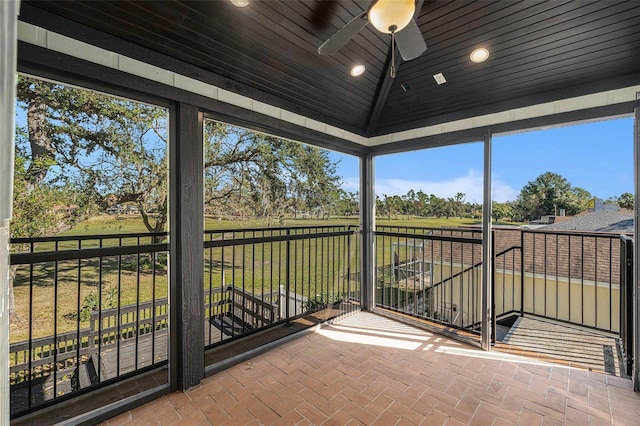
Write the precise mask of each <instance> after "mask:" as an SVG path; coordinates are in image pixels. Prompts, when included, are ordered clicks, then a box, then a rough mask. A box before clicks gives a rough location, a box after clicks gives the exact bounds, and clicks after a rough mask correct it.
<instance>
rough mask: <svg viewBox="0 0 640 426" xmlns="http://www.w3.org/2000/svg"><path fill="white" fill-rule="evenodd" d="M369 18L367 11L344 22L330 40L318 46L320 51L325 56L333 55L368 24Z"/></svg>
mask: <svg viewBox="0 0 640 426" xmlns="http://www.w3.org/2000/svg"><path fill="white" fill-rule="evenodd" d="M368 23H369V19H368V18H367V11H364V12H362V13H361V14H360V15H357V16H356V17H354V18H353V19H352V20H350V21H349V22H347V23H346V24H344V26H343V27H342V28H340V29H339V30H338V31H336V33H335V34H334V35H332V36H331V37H330V38H329V40H327V41H325V42H324V43H322V45H320V47H318V53H319V54H320V55H323V56H327V55H333V54H334V53H337V52H338V50H340V49H342V47H343V46H344V45H345V44H347V43H348V42H349V40H351V39H352V38H353V37H354V36H355V35H356V34H358V33H359V32H360V30H361V29H363V28H364V27H365V26H366V25H367V24H368Z"/></svg>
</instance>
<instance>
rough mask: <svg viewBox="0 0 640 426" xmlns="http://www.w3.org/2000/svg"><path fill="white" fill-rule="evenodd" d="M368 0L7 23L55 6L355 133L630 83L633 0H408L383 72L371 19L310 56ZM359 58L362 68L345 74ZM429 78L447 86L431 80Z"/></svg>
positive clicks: (70, 6)
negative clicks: (414, 29) (395, 49)
mask: <svg viewBox="0 0 640 426" xmlns="http://www.w3.org/2000/svg"><path fill="white" fill-rule="evenodd" d="M370 3H371V2H370V1H369V0H344V1H342V0H341V1H330V0H308V1H293V0H284V1H276V0H270V1H258V0H252V1H251V2H250V4H249V5H248V6H247V7H242V8H240V7H236V6H234V4H232V2H231V1H228V0H219V1H177V0H176V1H127V0H125V1H78V0H74V1H60V0H55V1H33V0H26V1H23V10H22V13H21V18H20V19H21V20H26V21H27V22H30V21H31V22H36V23H37V24H39V25H45V26H46V25H47V24H46V22H48V20H47V19H46V17H47V16H50V15H48V14H53V15H58V16H60V17H63V18H65V19H68V20H70V21H73V22H75V23H79V24H82V25H84V26H87V27H90V28H93V29H96V30H98V31H100V32H102V33H105V34H108V35H110V36H115V37H118V38H119V39H122V40H125V41H128V42H131V43H134V44H136V45H140V46H143V47H144V48H147V49H150V50H152V51H155V52H158V53H160V54H163V55H168V56H170V57H173V58H176V59H178V60H180V61H182V62H184V63H187V64H189V65H191V66H193V67H192V68H191V69H195V70H202V72H203V73H205V72H206V73H212V74H215V75H218V76H220V77H221V78H223V79H224V80H223V81H224V83H221V84H223V85H224V86H225V88H226V89H227V90H230V91H235V92H237V93H241V94H245V95H250V96H253V97H254V98H257V99H263V100H265V101H267V102H268V103H270V104H272V105H275V106H277V107H281V108H285V109H288V110H290V111H293V112H295V113H298V114H302V115H305V116H307V117H311V118H314V119H316V120H319V121H322V122H324V123H328V124H331V125H333V126H337V127H339V128H342V129H345V130H348V131H350V132H353V133H356V134H358V135H362V136H367V137H370V136H376V135H382V134H387V133H391V132H398V131H404V130H408V129H413V128H418V127H422V126H428V125H433V124H438V123H445V122H448V121H452V120H458V119H463V118H467V117H472V116H477V115H480V114H489V113H493V112H499V111H505V110H509V109H513V108H519V107H523V106H527V105H533V104H537V103H542V102H550V101H554V100H558V99H563V98H567V97H573V96H580V95H584V94H589V93H592V92H602V91H606V90H612V89H617V88H621V87H628V86H632V85H638V84H640V60H639V59H638V58H640V4H639V3H638V2H636V1H603V0H595V1H561V0H553V1H528V0H525V1H460V0H456V1H429V0H425V1H419V2H418V5H421V8H420V9H419V11H417V12H416V15H415V17H416V22H417V24H418V26H419V28H420V31H421V32H422V35H423V37H424V40H425V41H426V43H427V46H428V49H427V51H426V52H425V53H424V54H423V55H422V56H420V57H419V58H417V59H415V60H413V61H409V62H402V63H400V65H399V68H398V72H397V77H396V78H395V79H391V78H390V77H389V70H388V69H389V63H390V60H389V57H390V37H389V36H388V35H385V34H381V33H379V32H378V31H376V30H375V29H374V28H373V27H372V26H371V25H368V26H367V27H366V28H364V29H363V30H362V31H361V32H360V33H359V34H358V35H356V36H355V37H354V38H353V39H352V40H351V41H350V42H349V43H347V45H346V46H345V47H344V48H342V49H341V50H340V51H339V52H338V53H337V54H335V55H332V56H320V55H318V53H317V49H318V47H319V46H320V45H321V44H322V43H323V42H324V41H325V40H326V39H327V38H329V37H330V36H331V35H332V34H334V33H335V32H336V31H337V30H338V29H339V28H341V27H342V26H343V25H344V24H345V23H346V22H348V21H349V20H350V19H351V18H352V17H354V16H356V15H357V14H359V13H361V12H362V11H364V10H367V8H368V7H369V6H370ZM55 29H56V30H57V31H60V32H62V33H64V32H65V26H64V25H61V24H58V27H57V28H55ZM72 35H73V36H74V37H76V38H82V37H83V34H81V33H76V34H72ZM88 41H90V42H92V43H97V44H100V39H99V38H96V37H92V40H88ZM479 46H483V47H486V48H487V49H488V50H489V51H490V56H489V59H488V60H487V61H486V62H484V63H480V64H476V63H473V62H471V61H470V60H469V54H470V53H471V51H472V50H473V49H474V48H476V47H479ZM106 47H109V48H110V49H112V50H117V49H118V47H117V46H106ZM121 53H122V52H121ZM125 53H126V52H125ZM359 63H360V64H364V65H365V66H366V72H365V73H364V75H362V76H360V77H358V78H354V77H351V76H350V74H349V70H350V69H351V67H352V66H353V65H355V64H359ZM436 73H443V74H444V76H445V78H446V80H447V82H446V83H445V84H443V85H438V84H437V83H436V82H435V80H434V78H433V77H432V76H433V75H434V74H436ZM192 74H193V75H192V77H193V78H199V76H198V72H193V73H192ZM403 86H404V89H403Z"/></svg>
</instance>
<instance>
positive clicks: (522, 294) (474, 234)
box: [376, 226, 632, 362]
mask: <svg viewBox="0 0 640 426" xmlns="http://www.w3.org/2000/svg"><path fill="white" fill-rule="evenodd" d="M376 236H377V237H376V238H377V240H376V247H377V253H376V263H377V268H376V285H377V298H376V303H377V305H378V306H381V307H384V308H386V309H391V310H396V311H400V312H403V313H406V314H409V315H414V316H417V317H420V318H424V319H427V320H430V321H434V322H438V323H442V324H445V325H447V326H451V327H454V328H462V329H466V330H468V331H471V332H477V330H478V329H479V326H480V321H479V318H480V316H479V315H480V297H481V296H480V295H481V270H482V247H481V241H482V233H481V231H480V230H479V229H473V228H435V229H434V228H414V227H388V226H386V227H384V226H379V227H377V228H376ZM622 238H623V244H622V247H623V249H621V248H620V247H621V243H620V240H621V236H620V235H617V234H606V233H588V232H564V231H550V230H521V229H515V228H514V229H496V230H494V234H493V240H494V256H493V276H492V279H493V286H492V288H493V294H492V297H493V307H494V309H493V314H494V318H495V317H497V318H501V317H507V316H511V315H535V316H539V317H544V318H548V319H553V320H555V321H559V322H565V323H568V324H573V325H578V326H582V327H586V328H590V329H594V330H599V331H603V332H608V333H616V334H617V333H620V336H621V337H622V338H623V340H624V339H627V340H628V336H629V331H628V330H629V329H630V327H631V325H632V319H631V318H630V317H629V312H631V306H630V304H629V303H630V302H629V300H630V299H629V295H628V293H629V285H628V284H627V283H628V282H629V281H628V280H629V279H631V278H630V277H629V275H628V274H629V273H630V272H629V262H631V260H630V259H631V257H630V256H631V255H630V254H629V250H632V249H630V248H629V247H630V246H629V244H630V243H629V242H628V239H627V240H626V241H627V242H626V243H625V242H624V241H625V237H622ZM624 247H627V248H626V250H627V254H626V255H625V254H624V253H622V252H623V251H624V250H625V249H624ZM625 274H626V275H625ZM621 275H622V279H621ZM625 276H626V279H627V283H625V281H624V280H625ZM625 336H626V337H625ZM623 343H624V342H623ZM625 345H626V347H628V351H629V353H630V351H631V345H630V344H629V343H628V342H627V343H626V344H625ZM626 351H627V349H625V352H626ZM627 358H628V357H627ZM628 361H629V359H627V362H628Z"/></svg>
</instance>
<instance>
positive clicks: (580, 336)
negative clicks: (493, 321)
mask: <svg viewBox="0 0 640 426" xmlns="http://www.w3.org/2000/svg"><path fill="white" fill-rule="evenodd" d="M502 346H503V348H502V349H505V348H504V346H506V347H507V349H508V350H509V352H511V353H519V352H521V353H519V354H522V355H530V354H538V355H540V356H542V357H544V358H551V359H553V360H556V361H559V362H562V363H567V364H571V365H572V366H577V367H582V368H584V369H587V370H590V371H596V372H604V373H607V374H611V375H615V376H618V377H626V374H625V372H624V367H623V359H622V351H621V349H620V340H619V339H617V338H615V337H613V336H611V335H606V334H603V333H597V332H594V331H590V330H587V329H584V328H580V327H573V326H569V325H564V324H560V323H557V322H552V321H548V320H542V319H537V318H531V317H520V318H518V319H517V320H516V322H515V323H514V324H513V326H512V327H511V329H510V330H509V331H508V332H507V334H506V336H505V337H504V339H503V340H502ZM499 349H500V348H499Z"/></svg>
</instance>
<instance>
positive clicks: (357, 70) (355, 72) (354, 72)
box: [351, 65, 365, 77]
mask: <svg viewBox="0 0 640 426" xmlns="http://www.w3.org/2000/svg"><path fill="white" fill-rule="evenodd" d="M364 70H365V68H364V65H356V66H354V67H353V68H351V76H352V77H360V76H361V75H362V74H364Z"/></svg>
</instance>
